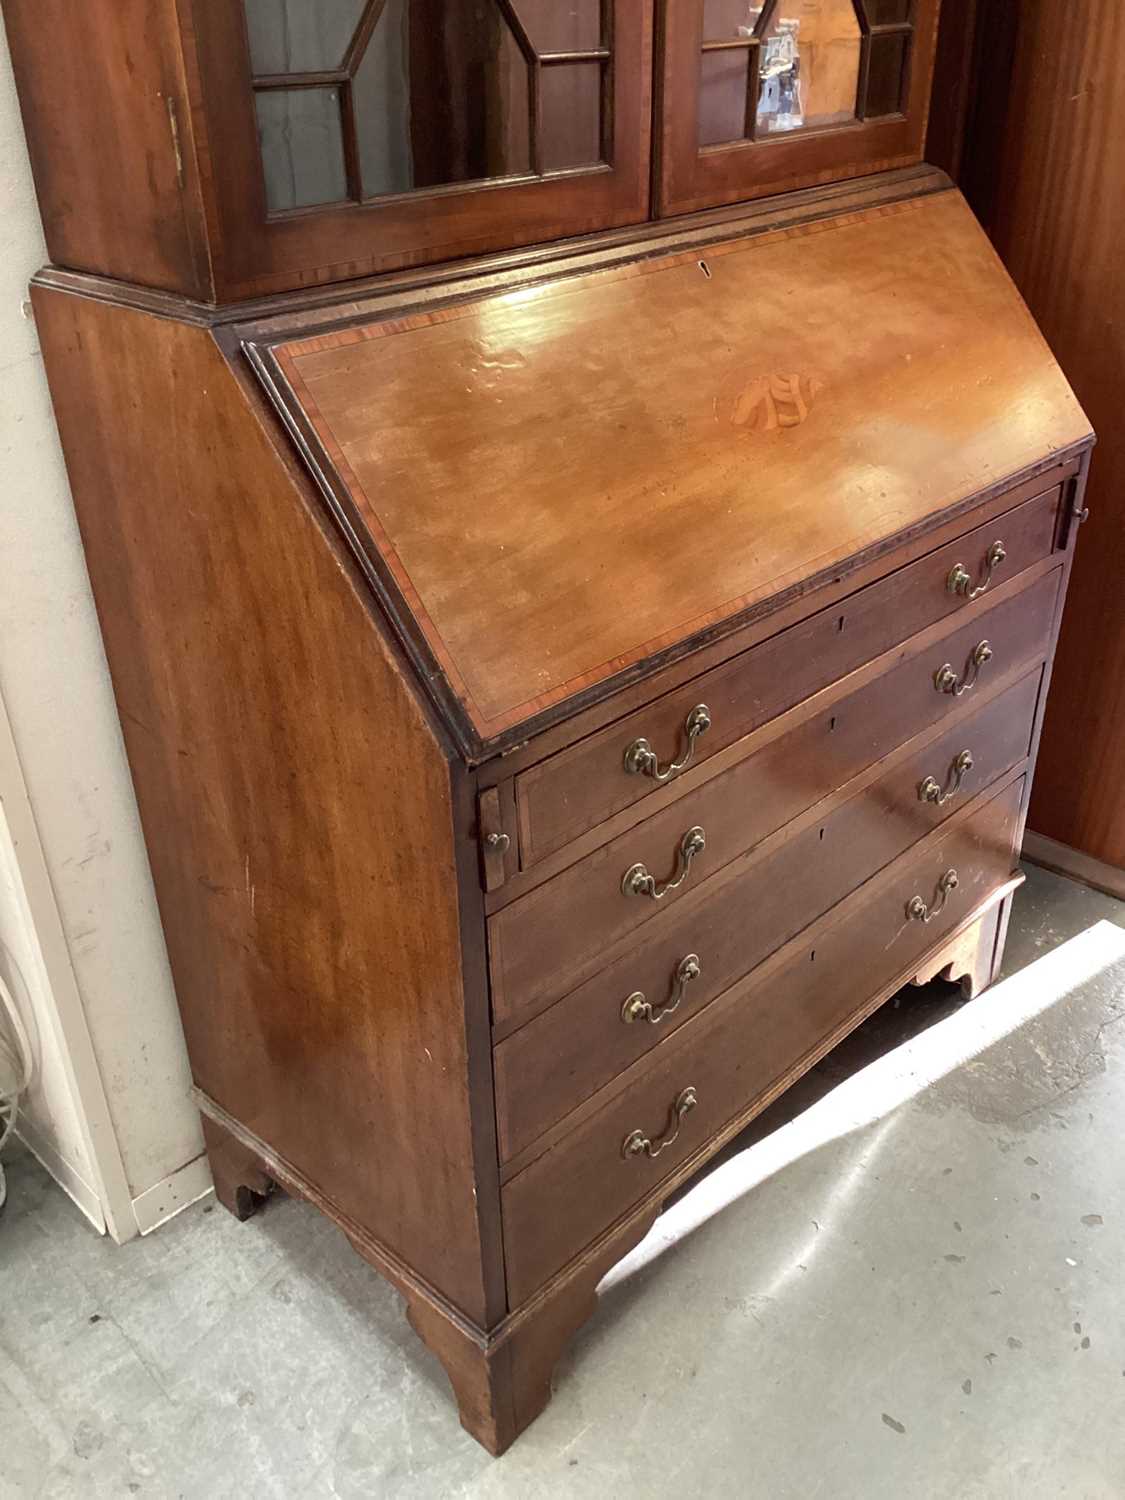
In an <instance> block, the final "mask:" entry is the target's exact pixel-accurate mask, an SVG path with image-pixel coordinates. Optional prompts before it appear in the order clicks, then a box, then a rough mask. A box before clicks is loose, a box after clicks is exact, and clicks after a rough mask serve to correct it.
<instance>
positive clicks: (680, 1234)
mask: <svg viewBox="0 0 1125 1500" xmlns="http://www.w3.org/2000/svg"><path fill="white" fill-rule="evenodd" d="M1123 960H1125V928H1121V927H1118V926H1116V925H1115V924H1114V923H1112V922H1098V923H1096V924H1095V925H1094V926H1092V927H1089V928H1087V930H1086V931H1085V932H1083V933H1080V934H1079V935H1078V936H1077V937H1075V938H1071V940H1070V941H1069V942H1067V943H1064V944H1063V945H1062V946H1061V947H1059V948H1056V949H1054V950H1053V952H1051V953H1048V954H1046V955H1045V956H1044V957H1043V958H1040V959H1038V960H1037V961H1036V962H1035V963H1033V964H1031V965H1030V966H1029V967H1028V968H1026V969H1021V970H1020V972H1019V973H1018V974H1013V975H1012V976H1011V977H1010V978H1009V979H1005V980H1003V981H1002V982H1001V983H1000V984H998V985H996V986H995V987H994V988H993V989H991V990H989V991H988V993H987V994H986V995H984V996H982V997H981V998H980V999H979V1000H978V1001H976V1002H975V1003H974V1004H972V1005H967V1006H965V1007H964V1008H963V1009H961V1010H959V1011H957V1012H955V1014H953V1015H951V1016H949V1017H947V1018H946V1019H945V1020H944V1021H939V1022H938V1023H936V1024H935V1025H934V1026H931V1027H930V1028H929V1029H928V1030H926V1031H924V1032H922V1033H921V1034H920V1035H919V1036H916V1037H913V1038H912V1039H911V1040H910V1041H908V1042H904V1043H903V1044H902V1046H901V1047H896V1048H895V1049H894V1050H893V1051H891V1052H888V1053H886V1054H885V1055H884V1056H883V1057H880V1058H878V1059H877V1060H876V1061H875V1062H873V1063H871V1064H869V1065H868V1066H867V1067H865V1068H862V1069H860V1071H859V1072H857V1073H853V1074H852V1076H851V1077H850V1078H848V1079H846V1080H845V1081H844V1082H843V1083H841V1084H839V1085H838V1087H836V1088H834V1089H833V1090H832V1091H831V1092H830V1093H828V1094H826V1095H825V1096H824V1097H823V1098H822V1099H819V1100H817V1102H816V1103H815V1104H813V1105H812V1106H810V1108H809V1109H807V1110H806V1111H805V1112H804V1113H803V1114H801V1115H799V1116H798V1117H797V1118H796V1119H794V1120H791V1121H790V1122H789V1123H788V1124H786V1125H783V1126H782V1127H781V1128H780V1129H779V1130H777V1131H775V1132H774V1134H773V1135H770V1136H767V1137H765V1138H764V1139H763V1140H760V1141H756V1142H755V1143H754V1144H753V1145H752V1146H748V1147H747V1148H746V1150H745V1151H742V1152H739V1153H738V1154H737V1155H736V1156H733V1157H732V1158H731V1159H730V1160H729V1161H726V1162H723V1163H722V1165H721V1166H719V1167H717V1168H716V1169H715V1170H714V1171H713V1172H711V1173H709V1174H708V1175H707V1176H706V1177H704V1178H703V1179H702V1180H701V1181H700V1182H699V1183H698V1184H697V1185H696V1186H695V1187H694V1188H693V1189H692V1190H691V1191H690V1192H688V1193H687V1194H685V1196H684V1197H683V1198H681V1199H679V1200H678V1201H677V1202H675V1203H673V1204H672V1205H671V1206H670V1207H669V1208H668V1210H667V1211H666V1212H665V1213H663V1214H661V1216H660V1218H659V1219H658V1220H657V1222H656V1224H655V1225H654V1227H653V1229H652V1230H651V1231H650V1233H649V1234H648V1235H647V1236H646V1238H645V1239H644V1240H642V1241H641V1243H640V1244H639V1245H638V1246H637V1247H636V1249H635V1250H633V1251H631V1252H630V1254H629V1255H627V1256H625V1258H624V1259H623V1260H621V1261H619V1262H618V1263H617V1265H615V1266H614V1267H613V1268H612V1269H611V1270H610V1271H609V1272H608V1274H607V1275H606V1277H605V1279H604V1280H603V1281H602V1283H601V1287H602V1289H603V1290H604V1289H607V1288H609V1287H611V1286H614V1285H617V1284H618V1283H620V1282H622V1281H625V1280H627V1279H628V1278H629V1277H630V1276H632V1275H634V1274H635V1273H636V1272H637V1271H639V1270H640V1269H641V1268H642V1267H643V1266H646V1265H648V1264H649V1263H650V1262H651V1261H653V1260H655V1259H657V1257H658V1256H660V1255H662V1254H663V1253H664V1252H665V1251H666V1250H668V1249H669V1248H670V1247H671V1246H673V1245H675V1244H676V1243H677V1242H678V1241H680V1240H682V1239H684V1238H685V1237H686V1236H687V1235H690V1234H691V1233H692V1231H693V1230H695V1229H698V1228H699V1227H700V1225H702V1224H705V1223H706V1222H707V1220H708V1219H710V1218H712V1217H713V1216H714V1215H715V1214H718V1213H721V1212H722V1210H723V1209H724V1208H725V1207H726V1206H727V1205H728V1204H729V1203H733V1202H734V1201H735V1200H736V1199H738V1198H741V1197H744V1196H745V1195H746V1194H747V1193H749V1192H752V1191H753V1190H754V1189H755V1188H756V1187H758V1186H759V1185H760V1184H761V1183H763V1182H765V1181H767V1180H768V1179H769V1178H771V1177H773V1176H775V1175H776V1174H777V1173H778V1172H781V1171H783V1170H784V1169H785V1168H786V1167H787V1166H789V1165H791V1164H792V1163H793V1162H795V1161H798V1160H800V1159H801V1158H802V1157H804V1156H807V1155H808V1154H809V1153H810V1152H813V1151H816V1150H817V1149H818V1148H819V1147H821V1146H824V1145H827V1144H828V1143H830V1142H832V1141H838V1140H840V1139H842V1138H843V1137H844V1136H847V1135H850V1134H852V1133H854V1132H856V1131H859V1130H862V1129H864V1128H865V1127H867V1126H870V1125H874V1124H876V1123H879V1126H880V1128H879V1129H878V1130H877V1131H876V1132H875V1133H874V1134H873V1136H872V1137H871V1138H869V1139H866V1140H864V1141H863V1142H862V1143H860V1142H857V1143H856V1146H857V1150H856V1153H855V1156H854V1159H853V1160H852V1161H851V1162H850V1163H849V1165H848V1167H847V1168H846V1170H844V1171H842V1172H841V1173H840V1174H839V1177H838V1179H837V1181H836V1182H834V1183H833V1185H832V1187H831V1190H830V1194H831V1198H832V1201H833V1205H834V1206H835V1207H837V1208H842V1207H843V1206H844V1204H845V1202H846V1200H847V1199H848V1198H849V1197H850V1196H851V1195H852V1194H853V1193H854V1191H855V1189H856V1187H857V1185H858V1184H859V1182H860V1181H861V1180H862V1178H863V1176H864V1174H865V1173H866V1171H867V1170H868V1168H869V1167H870V1166H871V1164H872V1162H873V1160H874V1159H875V1157H876V1156H877V1155H878V1154H879V1152H880V1151H881V1150H882V1149H883V1147H884V1146H885V1144H886V1143H887V1141H888V1140H890V1139H891V1138H892V1137H893V1134H894V1124H895V1120H894V1111H895V1110H897V1109H898V1108H899V1106H900V1105H903V1104H906V1103H908V1102H909V1101H910V1100H911V1099H914V1098H916V1097H917V1096H918V1095H919V1094H921V1093H923V1092H924V1091H925V1090H926V1089H927V1088H929V1087H930V1086H931V1085H933V1084H935V1083H937V1082H938V1081H939V1080H940V1079H942V1078H945V1077H946V1076H947V1075H948V1074H950V1073H952V1072H954V1071H955V1070H956V1069H957V1068H960V1067H962V1066H964V1064H966V1063H968V1062H971V1061H972V1060H973V1059H974V1058H976V1057H979V1056H980V1055H981V1053H983V1052H985V1051H987V1050H988V1048H989V1047H991V1046H993V1045H995V1043H997V1042H999V1041H1001V1040H1003V1038H1004V1037H1007V1036H1010V1035H1011V1034H1012V1033H1013V1032H1015V1031H1017V1030H1018V1029H1019V1028H1020V1027H1021V1026H1025V1025H1026V1024H1027V1023H1028V1022H1030V1021H1033V1020H1034V1019H1035V1018H1036V1017H1037V1016H1040V1015H1042V1014H1043V1013H1044V1012H1045V1011H1047V1010H1049V1009H1050V1008H1051V1007H1052V1006H1054V1005H1058V1004H1059V1003H1060V1001H1063V1000H1065V999H1066V998H1067V996H1068V995H1071V994H1073V993H1074V992H1075V991H1076V990H1079V989H1081V988H1082V987H1083V986H1084V985H1086V984H1088V983H1089V982H1090V981H1091V980H1092V979H1094V978H1096V977H1097V976H1098V975H1099V974H1101V973H1103V972H1105V971H1106V970H1107V969H1110V968H1112V967H1113V965H1114V964H1117V963H1121V962H1122V961H1123ZM818 1239H819V1231H818V1230H817V1229H815V1228H814V1231H813V1233H812V1234H811V1235H810V1236H809V1238H808V1242H807V1244H805V1245H804V1246H803V1247H800V1249H801V1253H799V1254H797V1255H796V1256H795V1257H794V1258H793V1259H792V1260H791V1261H787V1264H786V1266H785V1267H783V1268H781V1269H780V1270H779V1272H778V1275H779V1277H781V1278H782V1280H784V1279H786V1278H788V1277H789V1276H791V1275H792V1274H793V1273H794V1269H795V1268H798V1269H802V1270H803V1269H804V1268H806V1267H807V1266H808V1265H809V1263H810V1260H811V1258H812V1256H813V1255H815V1253H816V1250H817V1247H818ZM770 1290H777V1288H771V1289H770Z"/></svg>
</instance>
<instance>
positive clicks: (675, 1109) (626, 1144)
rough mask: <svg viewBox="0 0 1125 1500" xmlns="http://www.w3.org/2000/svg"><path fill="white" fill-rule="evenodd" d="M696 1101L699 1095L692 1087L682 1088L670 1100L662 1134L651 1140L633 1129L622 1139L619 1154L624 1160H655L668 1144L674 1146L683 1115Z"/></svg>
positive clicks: (678, 1135)
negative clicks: (638, 1157) (635, 1157)
mask: <svg viewBox="0 0 1125 1500" xmlns="http://www.w3.org/2000/svg"><path fill="white" fill-rule="evenodd" d="M698 1103H699V1097H698V1095H697V1094H696V1092H695V1090H694V1089H682V1090H681V1091H680V1093H678V1094H677V1095H676V1097H675V1099H673V1101H672V1108H671V1109H670V1110H669V1111H668V1125H667V1128H666V1129H665V1131H664V1134H663V1135H658V1136H657V1138H656V1139H655V1140H654V1141H652V1140H650V1139H649V1138H648V1136H647V1135H645V1133H644V1131H643V1130H634V1131H633V1132H632V1133H631V1134H629V1135H627V1136H626V1137H625V1139H624V1141H622V1143H621V1155H622V1156H623V1157H624V1158H625V1160H626V1161H629V1160H630V1158H632V1157H634V1156H647V1157H649V1159H650V1160H652V1161H655V1160H656V1158H657V1157H658V1156H659V1155H660V1153H661V1152H662V1151H667V1149H668V1147H669V1146H674V1145H675V1144H676V1142H677V1141H678V1140H679V1138H680V1131H681V1129H682V1128H683V1123H684V1118H685V1116H687V1115H690V1114H691V1112H692V1110H693V1109H694V1108H695V1106H696V1105H697V1104H698Z"/></svg>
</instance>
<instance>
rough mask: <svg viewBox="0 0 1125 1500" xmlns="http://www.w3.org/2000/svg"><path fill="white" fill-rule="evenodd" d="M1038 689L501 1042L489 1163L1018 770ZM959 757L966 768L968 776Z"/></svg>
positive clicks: (856, 802)
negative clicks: (495, 1141) (496, 1143)
mask: <svg viewBox="0 0 1125 1500" xmlns="http://www.w3.org/2000/svg"><path fill="white" fill-rule="evenodd" d="M1041 681H1042V669H1040V668H1037V669H1036V670H1035V671H1033V672H1031V673H1029V674H1028V676H1027V677H1025V678H1023V680H1022V681H1020V682H1018V683H1016V684H1015V685H1014V686H1013V687H1011V688H1009V689H1007V691H1006V692H1003V693H1001V694H1000V695H999V696H998V697H997V698H994V699H993V700H992V701H991V702H990V703H987V704H986V705H985V706H984V707H983V708H981V709H979V710H978V711H977V712H976V713H975V714H973V715H972V716H971V717H970V718H969V719H967V720H962V721H961V722H960V723H959V724H958V725H956V726H955V727H954V728H952V729H949V730H946V731H945V733H943V734H941V735H939V736H937V737H936V738H933V737H931V738H929V739H928V740H927V741H926V742H925V743H924V744H921V745H918V746H916V747H914V748H911V749H910V750H909V753H907V754H906V755H904V756H902V757H901V758H900V759H899V760H898V761H897V763H896V764H895V766H894V767H893V768H892V769H891V770H890V771H888V773H887V774H886V775H885V776H882V777H881V778H880V779H879V780H878V781H877V782H875V783H874V784H872V785H871V786H869V787H867V788H866V789H865V790H864V791H862V792H860V793H859V794H858V795H857V796H855V797H853V798H851V799H850V800H849V801H847V802H845V803H844V804H843V805H842V806H840V807H838V808H836V809H835V811H833V812H832V813H830V814H829V815H828V816H827V817H825V818H824V819H823V820H819V819H818V820H817V821H815V822H812V823H808V824H807V825H806V826H804V827H802V828H801V831H800V832H799V833H797V834H796V835H795V836H794V837H792V838H790V839H788V840H787V841H786V842H785V843H784V844H783V845H782V847H781V848H779V849H778V850H777V851H776V852H772V853H769V854H768V855H766V856H765V857H764V858H755V857H753V856H751V857H750V858H749V859H748V860H745V861H741V860H740V861H738V862H736V863H735V864H733V865H732V866H731V867H730V872H729V873H727V874H724V875H723V876H719V877H717V878H716V880H714V881H710V882H708V884H707V886H705V887H704V888H703V890H702V891H700V892H697V893H696V895H695V897H694V898H693V899H692V900H691V902H689V903H685V904H684V905H683V906H682V907H680V908H678V909H677V910H676V912H675V913H674V914H672V915H671V916H670V917H669V920H668V921H667V922H666V923H664V924H662V925H661V928H660V931H659V934H658V935H657V936H656V937H654V938H653V940H652V941H651V942H643V943H641V944H639V945H638V946H637V947H635V948H632V949H631V950H630V951H629V952H628V953H627V954H626V955H625V956H624V957H622V958H620V959H618V960H617V961H616V962H615V963H612V964H610V965H609V966H608V967H607V968H605V969H602V970H600V971H599V972H598V973H597V974H595V975H594V977H593V978H592V979H589V980H587V981H586V983H585V984H582V985H580V986H579V987H578V988H577V989H576V990H574V991H573V992H572V993H571V994H569V995H567V996H566V997H565V998H564V999H562V1000H559V1001H557V1002H556V1003H555V1004H554V1005H553V1006H551V1008H550V1009H549V1010H547V1011H545V1012H543V1013H542V1014H540V1015H538V1016H536V1017H535V1019H534V1020H531V1021H529V1022H528V1023H527V1024H526V1025H525V1026H523V1027H521V1028H520V1030H519V1031H517V1032H515V1033H514V1035H512V1036H509V1037H507V1038H505V1039H504V1040H503V1041H502V1042H500V1043H499V1044H498V1045H497V1047H496V1049H495V1069H494V1076H495V1079H496V1112H497V1123H498V1127H499V1139H500V1154H501V1157H502V1159H503V1160H505V1161H507V1160H509V1159H511V1158H512V1157H514V1156H517V1155H518V1154H519V1153H520V1152H521V1151H522V1150H524V1149H525V1148H526V1147H527V1146H529V1145H531V1144H532V1143H533V1142H534V1141H535V1140H536V1139H537V1138H538V1136H540V1135H541V1134H542V1133H543V1131H545V1130H546V1129H548V1127H549V1126H551V1125H553V1124H554V1123H555V1122H556V1121H557V1120H561V1119H562V1118H563V1117H564V1116H565V1115H567V1114H568V1113H569V1112H570V1111H571V1110H572V1109H575V1108H577V1106H578V1105H579V1104H581V1103H582V1102H583V1100H585V1099H587V1098H589V1097H590V1095H592V1094H594V1093H596V1092H597V1090H598V1089H600V1088H601V1087H603V1085H605V1084H607V1083H608V1082H610V1080H611V1079H613V1078H615V1077H617V1075H618V1074H619V1073H622V1072H624V1071H625V1069H626V1068H628V1067H630V1066H631V1065H632V1064H633V1063H635V1062H636V1061H637V1059H638V1058H639V1057H642V1056H643V1055H644V1054H645V1053H646V1052H649V1051H651V1049H652V1048H653V1047H655V1046H656V1045H657V1043H659V1042H662V1041H663V1040H664V1038H665V1037H666V1036H667V1035H668V1034H669V1033H671V1032H673V1031H676V1030H677V1029H678V1028H679V1027H680V1026H682V1025H683V1024H684V1022H685V1021H687V1020H688V1019H689V1018H690V1017H692V1016H696V1015H698V1014H699V1012H700V1011H701V1010H702V1009H703V1008H704V1007H705V1006H706V1005H707V1004H708V1003H709V1002H710V1001H711V1000H713V999H715V997H716V996H718V995H721V994H722V993H723V992H724V991H725V990H727V989H728V988H729V987H730V986H731V985H732V984H734V983H735V982H736V981H737V980H739V979H741V978H742V977H743V976H744V975H746V974H748V973H749V972H750V970H751V969H753V968H754V967H755V966H756V965H757V964H759V963H761V962H762V960H763V959H765V958H768V956H769V955H770V954H771V953H772V952H774V951H775V950H776V949H777V948H780V947H781V946H782V944H784V943H786V942H788V941H789V939H790V938H792V937H794V936H795V935H796V934H797V933H798V932H800V931H801V930H802V929H803V928H805V927H807V926H808V925H809V924H810V923H811V922H814V921H816V919H817V918H818V917H820V916H821V915H823V913H824V912H826V911H828V910H829V908H830V907H832V906H834V905H835V904H836V903H837V902H838V901H842V900H843V898H844V897H845V896H846V895H848V894H849V893H850V892H851V891H853V890H856V889H857V888H858V887H859V886H861V885H863V884H864V882H865V881H867V880H868V879H870V877H871V876H872V875H874V874H876V872H877V871H879V870H881V869H883V867H884V866H885V865H888V864H890V863H891V861H892V860H895V859H897V858H898V857H899V855H900V854H902V853H903V852H904V850H906V849H909V848H910V847H911V845H912V844H915V843H917V842H918V840H919V839H922V838H925V837H926V835H927V834H929V833H931V832H932V831H933V829H934V828H936V827H937V826H938V825H939V824H940V823H942V822H943V821H944V820H945V819H946V818H947V817H948V816H949V815H950V814H951V813H953V812H955V811H958V810H959V809H960V807H961V806H962V804H963V802H964V801H965V800H966V799H967V798H968V797H972V796H976V795H977V794H978V793H979V792H981V791H982V790H984V789H985V788H986V787H988V786H989V785H991V783H992V782H993V781H995V780H996V779H997V778H999V777H1000V776H1002V775H1003V774H1004V773H1005V772H1006V771H1009V770H1011V768H1012V767H1013V766H1015V765H1016V764H1018V763H1019V762H1021V761H1022V760H1024V759H1025V758H1026V756H1027V754H1028V752H1029V749H1030V744H1031V732H1032V727H1033V724H1034V720H1035V709H1036V705H1037V703H1038V701H1039V685H1040V682H1041ZM965 751H968V752H969V753H970V755H971V757H972V766H971V768H970V769H968V770H965V769H963V767H964V762H963V761H962V760H961V757H962V755H963V753H964V752H965ZM923 788H925V789H926V791H927V792H928V794H929V795H928V796H927V797H926V798H925V799H924V798H923V797H922V795H921V791H922V789H923ZM955 788H959V790H955ZM937 797H941V798H942V800H941V801H940V802H939V801H937V800H935V799H936V798H937ZM712 886H715V887H718V888H717V889H715V890H711V889H709V887H712ZM646 1005H647V1006H649V1007H650V1009H649V1010H647V1011H646V1010H645V1008H644V1007H645V1006H646Z"/></svg>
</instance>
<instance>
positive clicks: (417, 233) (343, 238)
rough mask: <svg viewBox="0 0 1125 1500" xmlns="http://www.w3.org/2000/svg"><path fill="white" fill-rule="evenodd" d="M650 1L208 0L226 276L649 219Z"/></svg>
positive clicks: (228, 284)
mask: <svg viewBox="0 0 1125 1500" xmlns="http://www.w3.org/2000/svg"><path fill="white" fill-rule="evenodd" d="M652 7H653V0H229V3H226V4H223V5H217V4H207V5H204V4H201V3H196V4H195V5H194V12H195V14H194V20H193V22H192V24H191V26H186V27H185V36H186V39H187V41H188V42H189V43H190V45H191V46H193V47H194V49H195V55H196V57H197V60H198V82H199V88H200V92H201V101H202V105H203V114H204V118H205V123H206V131H207V147H208V149H207V157H208V167H207V170H209V172H210V176H211V187H212V192H213V195H214V200H215V211H216V217H217V220H218V223H217V228H218V237H217V244H216V255H215V261H216V269H217V273H218V278H217V279H218V281H219V284H220V288H221V295H223V296H225V297H229V296H247V295H251V294H256V293H264V292H271V291H278V290H281V289H283V288H286V287H293V286H300V285H315V284H319V283H322V282H328V281H335V280H341V279H344V278H347V277H351V276H361V275H366V274H370V273H372V272H377V271H384V270H390V269H395V268H400V267H405V266H412V265H422V264H425V263H427V262H432V261H438V260H446V259H450V258H452V257H455V256H462V255H470V254H474V253H479V252H483V251H488V250H497V249H505V248H508V247H510V246H515V245H524V244H531V243H535V242H537V241H542V240H549V239H554V238H557V237H560V236H569V235H576V234H582V233H586V232H588V231H591V230H596V229H603V228H607V227H610V226H614V225H620V224H628V223H634V222H639V221H642V220H644V219H645V218H647V216H648V211H649V163H650V134H651V125H650V119H651V116H650V110H651V77H652V33H653V17H652Z"/></svg>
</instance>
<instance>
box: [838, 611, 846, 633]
mask: <svg viewBox="0 0 1125 1500" xmlns="http://www.w3.org/2000/svg"><path fill="white" fill-rule="evenodd" d="M845 618H846V617H845V616H844V615H841V616H840V618H839V619H838V620H837V621H836V629H837V630H843V628H844V620H845Z"/></svg>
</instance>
